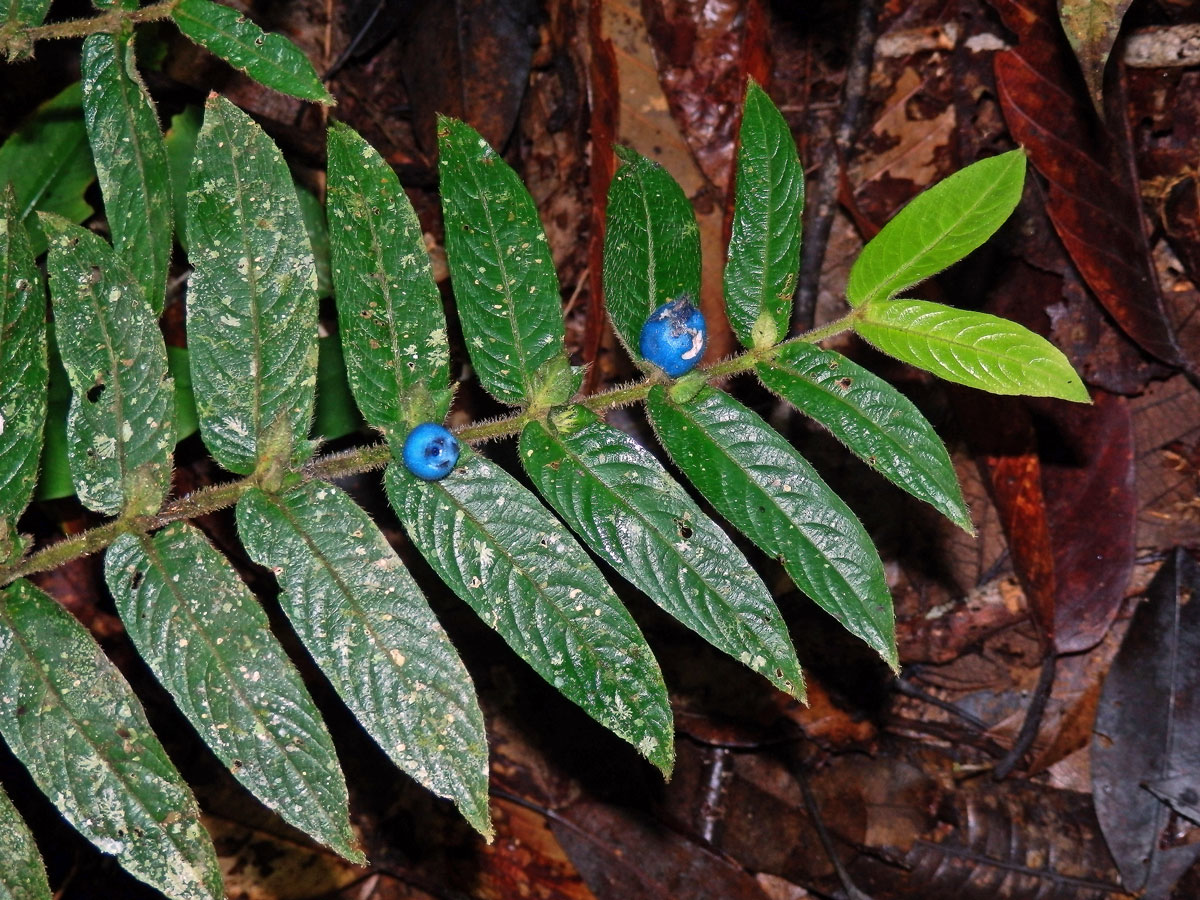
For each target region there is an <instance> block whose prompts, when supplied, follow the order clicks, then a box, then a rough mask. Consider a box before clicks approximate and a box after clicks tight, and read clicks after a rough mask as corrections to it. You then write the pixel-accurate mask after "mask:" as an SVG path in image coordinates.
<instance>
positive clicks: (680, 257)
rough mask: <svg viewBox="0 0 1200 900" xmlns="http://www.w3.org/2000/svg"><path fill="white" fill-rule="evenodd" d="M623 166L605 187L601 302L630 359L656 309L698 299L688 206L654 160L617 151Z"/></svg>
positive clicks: (696, 247) (694, 232)
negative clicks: (678, 299)
mask: <svg viewBox="0 0 1200 900" xmlns="http://www.w3.org/2000/svg"><path fill="white" fill-rule="evenodd" d="M617 155H618V156H619V157H620V158H621V160H622V161H623V162H624V165H622V166H621V168H619V169H618V170H617V174H616V175H615V176H614V177H613V180H612V185H611V186H610V187H609V189H608V224H607V230H606V231H605V234H604V298H605V303H606V305H607V307H608V315H609V318H611V319H612V322H613V326H614V327H615V328H616V331H617V336H618V337H620V339H621V342H622V343H623V344H625V348H626V349H627V350H628V351H629V352H630V354H632V356H633V358H634V359H641V354H640V353H639V352H638V338H639V337H640V336H641V333H642V326H643V325H644V324H646V319H647V317H648V316H649V315H650V313H652V312H653V311H654V310H655V309H657V308H658V307H659V306H661V305H662V304H663V303H666V302H667V301H668V300H673V299H675V298H676V297H679V296H680V295H682V294H688V295H689V296H690V297H691V298H692V301H693V302H698V300H699V297H700V229H699V228H697V227H696V216H695V213H693V212H692V204H691V203H690V202H689V201H688V198H687V197H686V196H685V195H684V193H683V188H681V187H680V186H679V185H678V183H676V181H675V179H674V178H672V177H671V176H670V175H668V174H667V171H666V170H665V169H664V168H663V167H662V166H660V165H659V164H658V163H656V162H651V161H650V160H648V159H646V157H644V156H642V155H641V154H639V153H637V152H635V151H633V150H630V149H629V148H627V147H618V148H617Z"/></svg>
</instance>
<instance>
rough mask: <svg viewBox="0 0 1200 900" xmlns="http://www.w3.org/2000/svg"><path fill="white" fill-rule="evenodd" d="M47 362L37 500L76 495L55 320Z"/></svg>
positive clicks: (67, 394)
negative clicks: (43, 427)
mask: <svg viewBox="0 0 1200 900" xmlns="http://www.w3.org/2000/svg"><path fill="white" fill-rule="evenodd" d="M38 232H39V233H40V232H41V229H40V228H39V229H38ZM46 344H47V346H46V351H47V352H46V362H47V363H48V365H49V368H50V379H49V383H48V384H47V386H46V430H45V432H44V437H45V443H44V445H43V446H42V459H41V462H40V463H39V466H38V467H39V469H40V470H41V473H40V474H39V475H38V482H37V489H36V491H35V493H34V495H33V496H34V499H35V500H57V499H58V498H59V497H72V496H74V495H75V485H74V484H73V483H72V482H71V464H70V462H68V461H67V413H68V412H69V411H70V409H71V383H70V380H69V379H68V378H67V373H66V370H65V369H63V364H62V357H61V356H59V354H58V342H57V341H56V340H55V339H54V323H53V322H47V323H46Z"/></svg>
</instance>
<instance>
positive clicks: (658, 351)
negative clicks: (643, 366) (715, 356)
mask: <svg viewBox="0 0 1200 900" xmlns="http://www.w3.org/2000/svg"><path fill="white" fill-rule="evenodd" d="M707 343H708V328H707V326H706V325H705V324H704V316H703V315H701V313H700V310H698V309H696V307H695V305H694V304H693V303H692V301H691V298H690V297H688V295H687V294H684V295H682V296H680V297H676V298H675V299H674V300H668V301H667V302H666V303H664V304H663V305H662V306H660V307H659V308H658V309H656V310H655V311H654V312H652V313H650V318H649V319H647V320H646V324H645V325H643V326H642V335H641V339H640V340H639V341H638V349H640V350H641V351H642V356H643V357H644V358H645V359H646V361H647V362H652V363H654V365H656V366H658V367H659V368H660V369H662V370H663V371H664V372H666V373H667V374H668V375H670V376H671V377H672V378H678V377H679V376H680V375H682V374H684V373H685V372H690V371H691V370H692V369H693V368H695V366H696V363H698V362H700V357H702V356H703V355H704V347H705V345H706V344H707Z"/></svg>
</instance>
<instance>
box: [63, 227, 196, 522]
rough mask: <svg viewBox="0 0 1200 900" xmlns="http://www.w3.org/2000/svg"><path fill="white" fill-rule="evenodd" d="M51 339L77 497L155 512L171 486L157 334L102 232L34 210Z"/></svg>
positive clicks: (168, 386)
mask: <svg viewBox="0 0 1200 900" xmlns="http://www.w3.org/2000/svg"><path fill="white" fill-rule="evenodd" d="M42 230H43V231H44V232H45V234H46V239H47V240H48V241H49V242H50V253H49V256H48V257H47V259H46V269H47V271H48V272H49V273H50V296H51V298H52V299H53V301H54V321H55V326H56V327H55V337H56V338H57V340H58V349H59V352H60V353H61V354H62V361H63V366H64V368H65V369H66V370H67V377H68V378H69V379H70V382H71V391H72V396H71V408H70V412H69V413H68V414H67V457H68V460H69V461H70V464H71V478H72V480H73V481H74V483H75V491H76V493H77V494H78V495H79V500H80V502H81V503H83V505H84V506H87V507H88V508H89V509H94V510H96V511H97V512H102V513H108V514H110V515H116V514H118V513H122V512H129V513H133V514H137V515H140V514H147V513H153V512H157V511H158V508H159V506H160V505H161V503H162V500H163V497H164V496H166V493H167V489H168V488H169V487H170V484H171V450H172V448H173V447H174V446H175V423H174V412H175V408H174V402H175V400H174V386H173V385H172V382H171V378H170V376H169V375H168V374H167V349H166V346H165V345H164V344H163V336H162V332H161V331H159V328H158V322H157V320H156V319H155V316H154V314H153V313H152V312H151V311H150V307H149V306H148V305H147V304H146V301H145V300H144V299H143V298H142V291H141V288H140V287H138V284H137V282H136V281H134V279H133V275H132V274H131V273H130V271H129V269H128V268H127V267H126V266H125V264H124V263H123V262H122V261H121V259H120V258H119V257H118V256H117V255H116V253H115V252H113V249H112V247H110V246H109V245H108V243H107V242H106V241H105V240H104V239H103V238H101V237H99V236H98V235H96V234H93V233H92V232H90V231H88V230H87V229H86V228H80V227H79V226H78V225H72V224H70V223H69V222H67V221H66V220H64V219H60V218H57V217H53V216H46V215H43V216H42Z"/></svg>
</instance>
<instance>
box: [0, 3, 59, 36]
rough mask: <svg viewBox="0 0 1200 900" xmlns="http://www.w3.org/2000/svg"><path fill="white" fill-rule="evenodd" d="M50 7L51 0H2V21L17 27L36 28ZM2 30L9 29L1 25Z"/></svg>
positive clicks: (0, 10)
mask: <svg viewBox="0 0 1200 900" xmlns="http://www.w3.org/2000/svg"><path fill="white" fill-rule="evenodd" d="M49 8H50V0H0V21H3V23H4V25H11V26H15V27H17V28H35V27H37V26H38V25H41V24H42V20H43V19H45V18H46V11H47V10H48V9H49ZM0 30H7V29H4V28H3V26H0Z"/></svg>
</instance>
